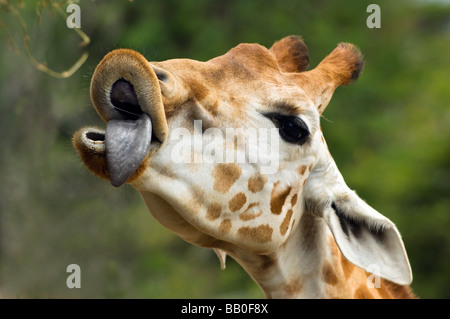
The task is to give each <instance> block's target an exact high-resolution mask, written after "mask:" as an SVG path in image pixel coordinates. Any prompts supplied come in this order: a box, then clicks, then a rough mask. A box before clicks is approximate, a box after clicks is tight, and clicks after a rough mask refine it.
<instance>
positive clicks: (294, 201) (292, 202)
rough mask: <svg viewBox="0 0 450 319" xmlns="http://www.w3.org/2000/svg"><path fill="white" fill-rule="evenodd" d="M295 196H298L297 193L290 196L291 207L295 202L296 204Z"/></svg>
mask: <svg viewBox="0 0 450 319" xmlns="http://www.w3.org/2000/svg"><path fill="white" fill-rule="evenodd" d="M297 198H298V195H297V193H295V194H294V196H292V198H291V206H292V207H294V206H295V204H297Z"/></svg>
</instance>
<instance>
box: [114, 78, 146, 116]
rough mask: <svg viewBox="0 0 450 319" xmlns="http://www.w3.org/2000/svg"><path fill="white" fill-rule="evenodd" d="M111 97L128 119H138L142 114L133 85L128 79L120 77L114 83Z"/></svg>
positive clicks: (115, 105) (115, 106) (119, 110)
mask: <svg viewBox="0 0 450 319" xmlns="http://www.w3.org/2000/svg"><path fill="white" fill-rule="evenodd" d="M110 99H111V103H112V105H114V108H115V109H116V110H117V111H118V112H119V113H120V114H121V115H123V116H125V117H126V118H127V119H130V120H137V119H138V117H139V115H141V114H142V109H141V107H140V106H139V102H138V99H137V97H136V93H135V92H134V88H133V85H132V84H131V83H130V82H128V81H127V80H124V79H119V80H117V81H116V82H115V83H114V84H113V85H112V88H111V94H110Z"/></svg>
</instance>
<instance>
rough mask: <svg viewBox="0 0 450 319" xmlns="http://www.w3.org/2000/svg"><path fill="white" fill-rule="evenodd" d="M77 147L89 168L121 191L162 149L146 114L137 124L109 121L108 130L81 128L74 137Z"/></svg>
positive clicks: (128, 121) (129, 121) (132, 121)
mask: <svg viewBox="0 0 450 319" xmlns="http://www.w3.org/2000/svg"><path fill="white" fill-rule="evenodd" d="M73 144H74V145H75V148H76V149H77V151H78V153H79V155H80V157H81V160H82V161H83V163H84V164H85V166H87V168H89V169H90V170H91V171H92V172H93V173H94V174H95V175H98V176H100V177H103V178H105V179H108V180H110V182H111V184H112V185H113V186H116V187H119V186H121V185H122V184H124V183H125V182H126V181H127V180H128V179H129V178H130V177H131V176H132V175H133V174H134V173H135V172H136V170H137V169H138V167H139V166H140V165H141V163H142V162H143V161H144V159H145V158H147V157H149V156H151V154H153V153H154V152H156V151H157V150H158V149H159V147H160V145H161V142H160V141H159V140H158V139H157V138H156V137H155V136H154V134H153V132H152V121H151V119H150V117H149V116H148V115H147V114H145V113H142V114H141V116H140V117H139V118H138V120H136V121H135V120H111V121H108V122H107V125H106V130H105V129H100V128H96V127H84V128H81V129H79V130H78V131H77V132H76V133H75V134H74V137H73Z"/></svg>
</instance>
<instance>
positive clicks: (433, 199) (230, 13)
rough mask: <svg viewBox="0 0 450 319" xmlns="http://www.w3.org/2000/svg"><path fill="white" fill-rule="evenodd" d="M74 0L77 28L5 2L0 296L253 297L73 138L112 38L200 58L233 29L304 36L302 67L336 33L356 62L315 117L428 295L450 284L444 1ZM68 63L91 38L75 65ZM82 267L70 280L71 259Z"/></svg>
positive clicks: (231, 36)
mask: <svg viewBox="0 0 450 319" xmlns="http://www.w3.org/2000/svg"><path fill="white" fill-rule="evenodd" d="M373 2H375V1H372V0H371V1H354V0H346V1H326V0H312V1H259V0H252V1H250V0H241V1H237V0H220V1H208V0H195V1H185V0H177V1H175V0H165V1H155V0H154V1H138V0H136V1H127V0H117V1H99V0H97V1H87V0H86V1H79V2H78V4H79V5H80V8H81V30H82V31H83V32H84V33H85V34H86V35H87V36H88V37H89V38H90V43H89V45H87V46H85V47H80V45H79V44H80V42H81V39H80V37H79V36H78V35H77V34H76V33H75V32H74V30H71V29H69V28H67V27H66V21H65V18H64V17H63V16H62V15H60V12H59V11H58V10H57V7H56V6H55V3H56V4H59V5H60V8H61V10H62V11H65V9H66V7H67V4H66V3H65V1H18V0H17V1H13V0H11V1H8V0H2V1H0V44H1V50H0V150H1V151H0V152H1V153H0V180H1V182H0V297H3V298H17V297H18V298H204V297H206V298H259V297H263V294H262V293H261V292H260V290H259V288H258V287H257V286H256V284H254V283H253V282H252V280H251V279H250V277H249V276H248V275H247V274H246V273H245V272H244V271H243V270H242V269H241V268H240V266H239V265H238V264H236V263H235V262H234V261H233V260H231V259H230V258H229V259H228V264H227V269H226V270H224V271H222V270H220V266H219V261H218V259H217V258H216V256H215V254H214V253H213V252H212V251H211V250H207V249H203V248H199V247H195V246H192V245H189V244H187V243H185V242H183V241H182V240H181V239H179V238H178V237H176V236H175V235H173V234H172V233H170V232H169V231H168V230H166V229H164V228H163V227H162V226H160V225H159V224H158V223H157V222H156V221H155V220H154V219H153V218H152V216H151V215H150V214H149V212H148V211H147V209H146V208H145V205H144V203H143V201H142V199H141V198H140V195H139V194H138V193H137V192H136V191H134V190H133V189H132V188H131V187H130V186H123V187H121V188H118V189H116V188H114V187H112V186H111V185H110V184H109V183H107V182H105V181H103V180H99V179H97V178H95V177H94V176H93V175H91V174H90V173H89V172H88V171H87V170H86V169H85V168H84V167H83V166H82V164H81V163H80V160H79V158H78V156H77V155H76V153H75V151H74V150H73V148H72V146H71V136H72V134H73V133H74V131H75V130H76V129H77V128H79V127H81V126H84V125H92V124H93V125H98V126H100V127H104V124H103V123H102V122H101V120H100V118H99V117H98V116H97V114H96V112H95V111H94V109H93V108H92V106H91V103H90V100H89V83H90V77H91V75H92V72H93V70H94V68H95V66H96V64H97V63H98V62H99V61H100V60H101V58H102V57H103V56H104V55H105V54H106V53H107V52H108V51H109V50H112V49H115V48H118V47H128V48H133V49H135V50H138V51H140V52H142V53H143V54H144V55H145V56H146V57H147V58H148V59H149V60H153V61H156V60H165V59H171V58H177V57H187V58H192V59H197V60H207V59H210V58H212V57H215V56H218V55H221V54H223V53H225V52H226V51H227V50H229V49H230V48H232V47H233V46H235V45H237V44H238V43H241V42H258V43H260V44H263V45H265V46H268V47H270V46H271V45H272V43H273V42H274V41H276V40H278V39H280V38H282V37H284V36H286V35H289V34H298V35H302V36H303V37H304V39H305V41H306V43H307V45H308V47H309V50H310V59H311V64H310V65H311V67H314V66H315V65H317V64H318V63H319V62H320V60H321V59H323V58H324V57H325V56H326V55H327V54H328V53H330V52H331V51H332V50H333V49H334V47H335V46H336V45H337V43H338V42H341V41H345V42H351V43H354V44H356V45H357V46H359V47H360V49H361V51H362V52H363V54H364V55H365V60H366V67H365V69H364V72H363V74H362V76H361V77H360V78H359V80H358V81H357V82H356V83H354V84H352V85H351V86H348V87H342V88H338V90H337V91H336V93H335V95H334V97H333V99H332V100H331V103H330V105H329V107H328V108H327V110H326V112H325V113H324V118H323V119H322V126H323V131H324V134H325V137H326V139H327V142H328V144H329V148H330V150H331V153H332V154H333V156H334V158H335V160H336V162H337V164H338V167H339V168H340V170H341V172H342V174H343V176H344V177H345V179H346V181H347V183H348V185H349V186H350V187H351V188H353V189H356V190H357V192H358V193H359V194H360V196H361V197H362V198H364V199H365V200H367V201H368V202H369V203H370V204H371V205H372V206H373V207H374V208H376V209H377V210H379V211H380V212H381V213H383V214H384V215H386V216H387V217H388V218H390V219H391V220H392V221H394V222H395V223H396V225H397V226H398V228H399V230H400V232H401V233H402V235H403V239H404V242H405V245H406V248H407V250H408V254H409V258H410V261H411V265H412V269H413V273H414V282H413V285H412V288H413V289H414V291H415V292H416V294H417V295H418V296H420V297H422V298H449V297H450V214H449V210H450V197H449V194H450V125H449V124H450V105H449V100H450V87H449V85H450V1H419V0H415V1H411V0H403V1H384V0H383V1H376V2H375V3H377V4H378V5H379V6H380V8H381V28H379V29H369V28H368V27H367V26H366V19H367V17H368V16H369V13H367V12H366V8H367V6H368V5H369V4H370V3H373ZM25 24H26V30H24V27H25ZM26 37H29V45H28V48H29V49H30V51H31V54H32V55H33V56H34V58H36V59H37V60H38V61H40V62H42V63H44V64H47V65H48V67H50V68H51V69H53V70H56V71H62V70H65V69H68V68H70V66H71V65H72V64H73V63H74V62H75V61H76V60H77V59H79V58H80V56H81V55H82V54H83V53H84V52H87V53H89V57H88V59H87V60H86V61H85V62H84V63H83V64H82V66H81V68H80V69H78V70H77V71H76V72H75V73H74V74H73V75H71V76H70V77H68V78H65V79H58V78H55V77H52V76H50V75H49V74H48V73H45V72H41V71H39V70H38V69H37V68H36V67H35V65H34V64H33V60H32V58H31V57H30V56H29V55H28V54H27V45H25V44H24V43H25V42H24V40H25V39H26ZM72 263H75V264H78V265H80V267H81V289H68V288H67V286H66V278H67V276H68V275H69V274H68V273H66V267H67V266H68V265H69V264H72Z"/></svg>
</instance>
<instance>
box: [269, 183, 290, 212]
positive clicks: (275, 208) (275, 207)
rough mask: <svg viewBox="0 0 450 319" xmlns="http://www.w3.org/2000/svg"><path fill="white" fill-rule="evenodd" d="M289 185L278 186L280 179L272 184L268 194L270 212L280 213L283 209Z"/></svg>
mask: <svg viewBox="0 0 450 319" xmlns="http://www.w3.org/2000/svg"><path fill="white" fill-rule="evenodd" d="M291 189H292V188H291V187H290V186H288V187H287V188H282V187H280V181H278V182H276V183H275V184H274V185H273V189H272V193H271V195H270V211H271V212H272V214H275V215H280V214H281V211H282V210H283V206H284V203H285V201H286V198H287V197H288V195H289V193H290V192H291Z"/></svg>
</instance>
